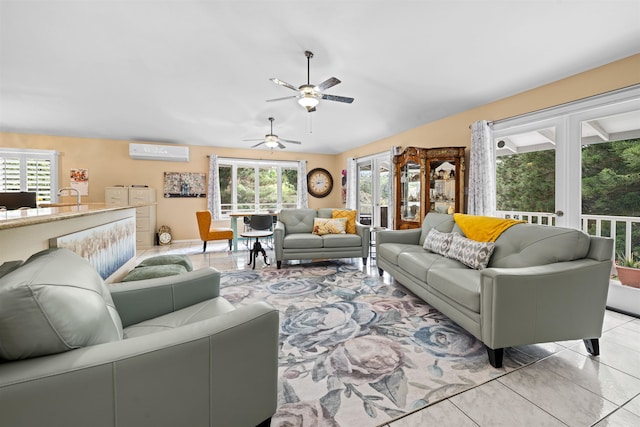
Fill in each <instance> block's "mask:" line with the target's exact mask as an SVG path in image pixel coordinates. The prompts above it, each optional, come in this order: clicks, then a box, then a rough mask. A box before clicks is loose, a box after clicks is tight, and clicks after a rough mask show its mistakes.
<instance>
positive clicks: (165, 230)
mask: <svg viewBox="0 0 640 427" xmlns="http://www.w3.org/2000/svg"><path fill="white" fill-rule="evenodd" d="M171 239H172V236H171V229H170V228H169V227H167V226H166V225H163V226H162V227H160V229H159V230H158V243H160V244H161V245H168V244H169V243H171Z"/></svg>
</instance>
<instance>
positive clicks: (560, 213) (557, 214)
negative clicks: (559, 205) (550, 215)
mask: <svg viewBox="0 0 640 427" xmlns="http://www.w3.org/2000/svg"><path fill="white" fill-rule="evenodd" d="M556 216H557V217H561V216H564V212H562V211H556Z"/></svg>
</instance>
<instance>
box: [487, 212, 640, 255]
mask: <svg viewBox="0 0 640 427" xmlns="http://www.w3.org/2000/svg"><path fill="white" fill-rule="evenodd" d="M497 215H498V216H499V217H502V218H513V219H522V220H525V221H527V222H528V223H530V224H544V225H555V224H556V215H555V214H554V213H551V212H524V211H497ZM580 221H581V223H582V231H584V232H585V233H588V234H591V235H593V236H599V237H602V236H603V232H605V236H604V237H612V238H613V241H614V254H618V253H624V254H625V257H627V258H629V257H630V256H631V251H632V233H631V232H632V230H633V229H634V227H640V217H637V216H612V215H581V216H580ZM622 228H624V231H622V230H621V233H620V234H622V233H623V236H624V237H623V240H624V249H623V248H618V247H616V246H617V241H618V239H617V237H618V234H619V233H618V230H619V229H622Z"/></svg>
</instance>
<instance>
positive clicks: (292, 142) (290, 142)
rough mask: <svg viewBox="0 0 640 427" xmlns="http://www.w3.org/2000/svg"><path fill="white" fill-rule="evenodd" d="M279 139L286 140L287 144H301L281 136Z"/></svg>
mask: <svg viewBox="0 0 640 427" xmlns="http://www.w3.org/2000/svg"><path fill="white" fill-rule="evenodd" d="M280 141H282V142H286V143H287V144H302V142H300V141H292V140H290V139H283V138H280Z"/></svg>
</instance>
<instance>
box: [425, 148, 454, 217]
mask: <svg viewBox="0 0 640 427" xmlns="http://www.w3.org/2000/svg"><path fill="white" fill-rule="evenodd" d="M429 174H430V176H429V202H430V206H429V212H438V213H449V214H452V213H454V212H455V211H456V160H455V159H446V160H439V159H438V160H431V161H429Z"/></svg>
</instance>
